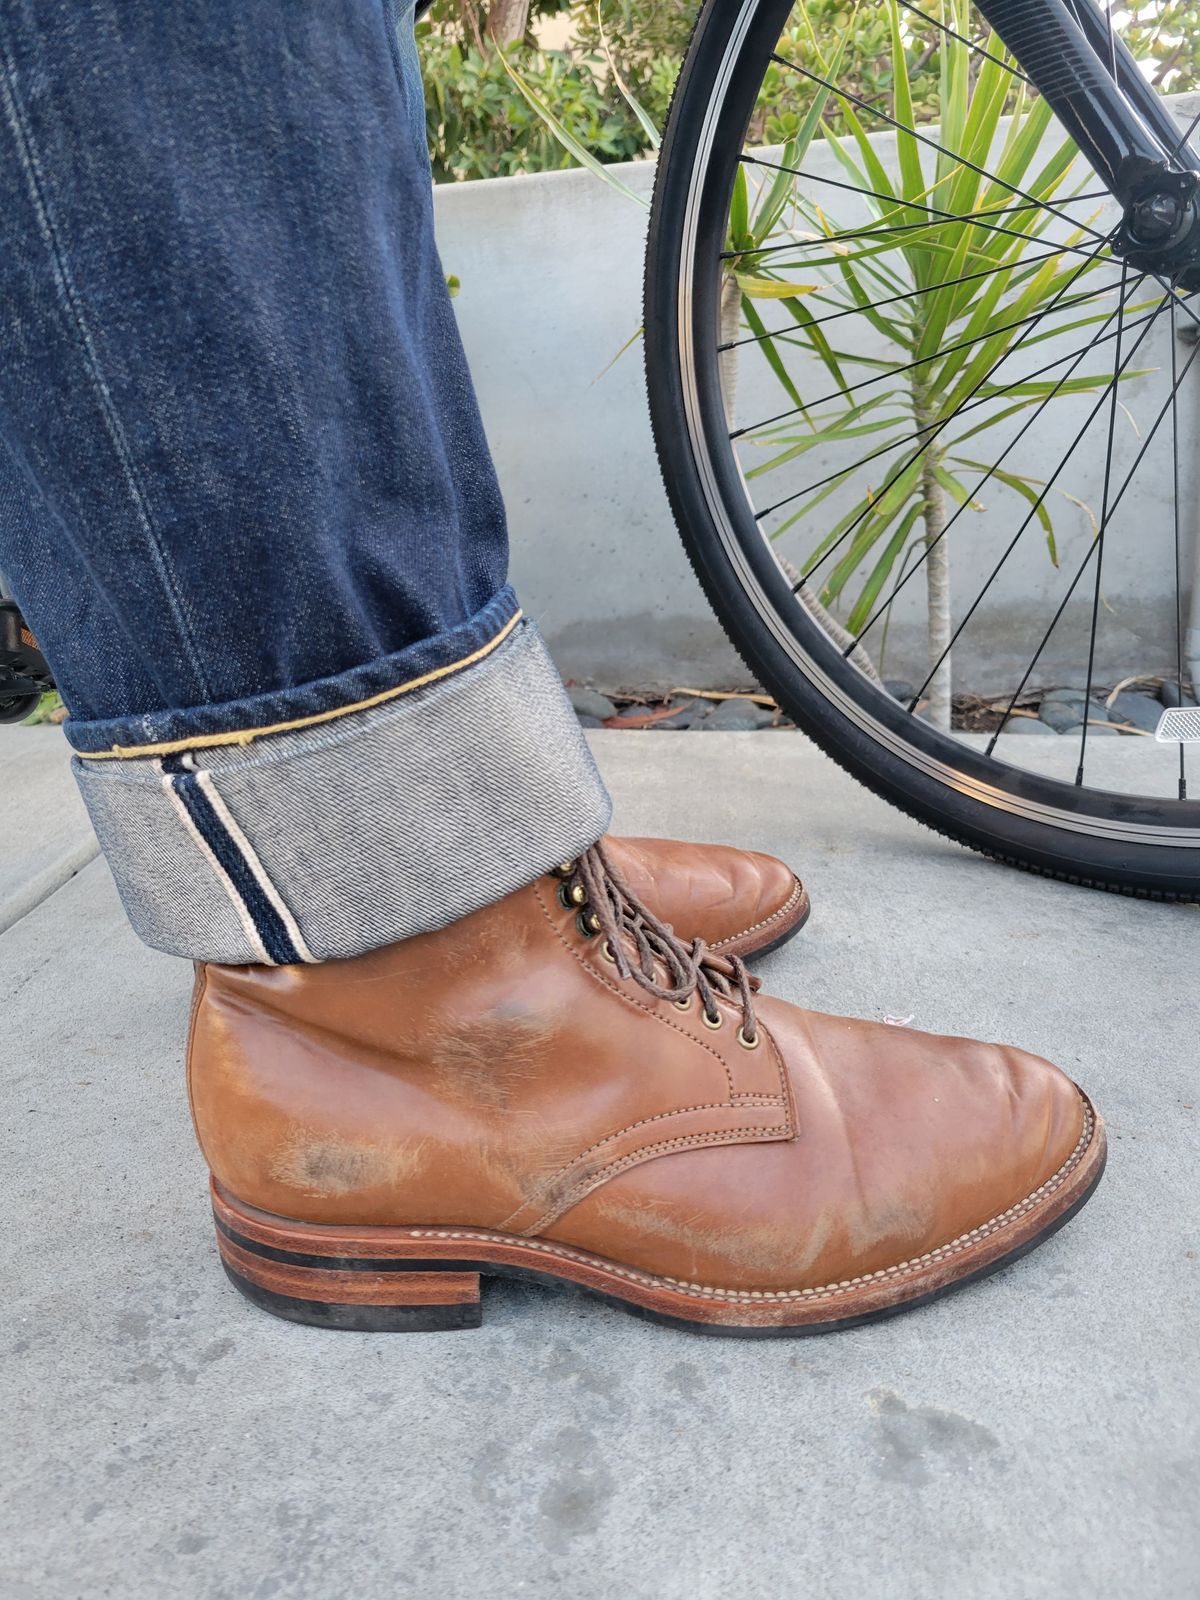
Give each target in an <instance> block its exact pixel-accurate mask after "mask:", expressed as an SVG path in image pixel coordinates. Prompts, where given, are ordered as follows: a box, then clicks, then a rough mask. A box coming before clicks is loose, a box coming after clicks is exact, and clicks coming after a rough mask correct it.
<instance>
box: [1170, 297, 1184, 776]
mask: <svg viewBox="0 0 1200 1600" xmlns="http://www.w3.org/2000/svg"><path fill="white" fill-rule="evenodd" d="M1171 473H1172V482H1173V484H1174V490H1175V493H1174V510H1175V530H1174V531H1175V682H1176V684H1177V686H1178V689H1179V703H1180V705H1182V704H1183V534H1182V531H1181V528H1180V516H1179V498H1180V494H1179V490H1180V484H1179V326H1178V322H1177V320H1176V316H1175V301H1174V299H1173V298H1172V300H1171ZM1179 798H1180V799H1181V800H1186V799H1187V757H1186V746H1185V745H1184V743H1183V740H1182V739H1181V740H1180V741H1179Z"/></svg>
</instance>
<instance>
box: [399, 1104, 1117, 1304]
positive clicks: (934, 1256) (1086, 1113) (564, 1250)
mask: <svg viewBox="0 0 1200 1600" xmlns="http://www.w3.org/2000/svg"><path fill="white" fill-rule="evenodd" d="M1081 1098H1082V1096H1081ZM1095 1129H1096V1122H1095V1117H1094V1116H1093V1114H1092V1108H1091V1106H1090V1105H1088V1103H1087V1102H1086V1101H1084V1107H1083V1132H1082V1133H1081V1134H1080V1136H1079V1142H1078V1144H1077V1145H1076V1146H1075V1148H1074V1150H1072V1152H1071V1154H1070V1155H1069V1156H1068V1157H1067V1159H1066V1161H1064V1162H1063V1164H1062V1166H1061V1167H1059V1169H1058V1171H1057V1172H1055V1173H1053V1174H1052V1175H1051V1176H1050V1177H1049V1178H1047V1179H1046V1181H1045V1183H1042V1184H1039V1186H1038V1187H1037V1188H1036V1189H1035V1190H1034V1191H1033V1193H1032V1194H1029V1195H1026V1197H1025V1198H1024V1200H1019V1201H1018V1202H1017V1204H1016V1205H1013V1206H1009V1208H1008V1210H1007V1211H1002V1212H1001V1213H1000V1214H999V1216H995V1217H992V1218H991V1219H990V1220H989V1221H987V1222H981V1223H980V1224H979V1226H978V1227H977V1228H972V1229H971V1230H970V1232H969V1233H963V1234H960V1235H959V1236H958V1238H957V1239H952V1240H951V1241H950V1243H949V1244H942V1245H938V1247H937V1249H936V1250H928V1251H926V1252H925V1254H924V1255H920V1256H914V1257H913V1259H912V1260H911V1261H899V1262H897V1263H896V1265H895V1266H894V1267H881V1268H880V1269H879V1270H878V1271H877V1272H868V1273H864V1274H863V1275H862V1276H861V1277H857V1278H844V1279H843V1280H842V1281H841V1282H840V1283H827V1284H822V1285H821V1287H820V1288H816V1289H717V1288H714V1287H712V1286H711V1285H709V1284H703V1283H689V1282H688V1281H687V1280H686V1279H682V1278H668V1277H655V1276H654V1275H653V1274H651V1273H648V1272H638V1271H637V1270H636V1269H635V1268H633V1267H621V1266H618V1265H616V1263H614V1262H609V1261H604V1260H602V1259H601V1258H598V1257H596V1256H589V1255H586V1254H585V1253H584V1252H583V1251H580V1250H573V1249H572V1248H571V1247H570V1246H569V1245H556V1244H546V1243H543V1242H542V1241H540V1240H538V1239H528V1238H521V1237H520V1235H518V1234H511V1233H492V1232H489V1231H485V1230H483V1229H474V1228H472V1229H467V1228H457V1229H453V1230H450V1229H440V1228H409V1229H405V1230H404V1232H405V1234H406V1236H407V1237H408V1238H410V1239H478V1240H481V1241H483V1242H486V1243H489V1244H507V1245H514V1246H516V1247H517V1248H519V1249H522V1250H538V1251H541V1252H542V1253H543V1254H546V1255H554V1256H562V1257H564V1258H566V1259H567V1260H571V1261H578V1262H580V1263H581V1264H582V1265H584V1266H591V1267H596V1266H599V1267H600V1268H602V1270H603V1271H605V1272H610V1273H612V1274H613V1276H614V1277H618V1278H627V1279H629V1280H630V1282H633V1283H642V1284H645V1285H646V1286H647V1287H648V1288H651V1289H654V1288H657V1287H659V1286H660V1285H661V1284H669V1285H670V1286H671V1287H672V1288H673V1289H678V1290H680V1291H681V1292H682V1293H684V1294H690V1295H695V1296H699V1297H700V1298H702V1299H707V1300H731V1301H746V1300H776V1301H778V1300H817V1299H820V1298H822V1297H827V1296H831V1295H840V1294H850V1293H851V1292H852V1291H853V1290H855V1289H858V1288H860V1287H861V1286H862V1285H863V1284H871V1283H881V1282H885V1281H886V1280H887V1279H889V1278H896V1277H900V1276H903V1275H904V1274H905V1273H910V1274H911V1273H914V1272H916V1271H918V1270H919V1269H920V1268H921V1267H924V1266H927V1265H929V1264H930V1263H931V1262H935V1261H945V1260H946V1259H947V1258H948V1257H949V1256H952V1255H957V1254H958V1253H959V1252H961V1251H963V1250H967V1249H969V1248H970V1247H971V1245H973V1244H978V1243H979V1242H980V1240H982V1239H986V1238H987V1237H988V1235H989V1234H992V1233H995V1232H996V1231H997V1229H999V1228H1001V1227H1003V1226H1004V1225H1005V1224H1006V1223H1009V1222H1012V1221H1014V1220H1015V1219H1016V1218H1017V1217H1019V1216H1022V1215H1023V1214H1024V1213H1025V1212H1027V1211H1029V1210H1031V1209H1032V1208H1033V1207H1034V1206H1035V1205H1036V1204H1037V1202H1038V1201H1039V1200H1041V1199H1043V1198H1044V1197H1045V1196H1046V1195H1048V1194H1050V1193H1052V1192H1053V1191H1054V1190H1055V1189H1059V1188H1061V1187H1062V1185H1063V1184H1064V1183H1065V1182H1066V1180H1067V1178H1068V1177H1069V1176H1070V1174H1071V1172H1072V1171H1073V1170H1074V1168H1075V1167H1077V1166H1078V1165H1079V1162H1080V1159H1081V1157H1082V1156H1083V1154H1084V1151H1085V1150H1086V1149H1087V1147H1088V1146H1089V1145H1090V1143H1091V1141H1092V1135H1093V1134H1094V1132H1095Z"/></svg>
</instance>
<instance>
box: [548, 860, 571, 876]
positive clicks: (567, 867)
mask: <svg viewBox="0 0 1200 1600" xmlns="http://www.w3.org/2000/svg"><path fill="white" fill-rule="evenodd" d="M575 866H576V863H575V862H574V861H560V862H559V863H558V865H557V866H556V867H551V869H550V870H551V872H553V874H554V876H555V877H556V878H569V877H570V876H571V874H572V873H573V872H574V871H575Z"/></svg>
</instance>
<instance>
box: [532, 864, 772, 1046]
mask: <svg viewBox="0 0 1200 1600" xmlns="http://www.w3.org/2000/svg"><path fill="white" fill-rule="evenodd" d="M555 876H556V877H557V878H559V879H560V883H559V898H560V899H561V900H562V903H563V904H564V905H565V906H568V907H570V908H571V909H572V910H574V911H575V912H576V922H577V924H578V926H579V929H580V932H581V933H583V934H584V936H585V937H587V938H594V937H597V936H600V935H602V936H603V938H604V951H605V954H606V955H607V956H608V957H609V959H610V960H611V961H612V962H613V964H614V966H615V967H616V969H617V971H618V972H619V973H620V975H621V977H622V978H629V979H632V980H633V982H634V983H636V984H637V986H638V988H639V989H644V990H645V992H646V993H647V994H649V995H653V996H654V998H655V999H657V1000H670V1001H673V1002H674V1003H675V1004H676V1005H677V1006H679V1007H680V1008H681V1009H685V1008H686V1007H687V1006H688V1005H689V1004H690V1002H691V998H692V995H693V994H695V995H698V996H699V998H700V1005H701V1008H702V1014H703V1017H704V1020H705V1022H706V1023H707V1024H708V1026H709V1027H710V1028H719V1027H720V1026H721V1025H722V1023H723V1022H724V1017H723V1016H722V1014H721V1012H720V1010H719V1009H718V1007H717V999H718V997H719V998H721V999H722V1000H725V1001H727V1002H729V1003H730V1004H732V1005H737V1006H740V1008H741V1012H742V1023H741V1027H740V1028H739V1029H738V1042H739V1043H740V1044H742V1045H744V1046H745V1047H746V1048H747V1049H748V1050H753V1049H755V1048H756V1047H757V1045H758V1042H759V1037H760V1035H759V1030H758V1019H757V1018H756V1016H755V1014H754V995H755V994H756V993H757V991H758V989H759V988H760V986H761V984H760V980H759V979H758V978H756V977H754V976H753V974H752V973H750V972H749V971H747V968H746V963H745V962H744V961H743V960H742V959H741V958H740V957H739V956H722V955H717V954H716V953H715V952H713V951H712V950H710V949H709V948H708V946H707V945H706V944H705V942H704V940H703V939H693V940H692V941H691V943H690V944H685V943H684V941H683V940H682V939H680V938H679V937H678V935H677V934H676V933H675V930H674V929H673V928H672V927H671V926H670V924H669V923H666V922H662V921H660V920H659V918H658V917H656V916H655V915H654V913H653V911H651V910H650V908H649V907H648V906H645V905H643V904H642V902H641V901H640V900H639V899H638V898H637V896H636V895H635V894H634V893H633V890H632V889H631V888H630V887H629V885H628V883H626V881H625V879H624V878H623V877H622V876H621V874H620V873H619V872H618V871H617V869H616V867H615V866H614V865H613V863H612V860H611V858H610V856H609V855H608V853H607V851H606V850H605V848H604V845H603V844H594V845H592V846H591V847H590V848H589V849H587V850H585V851H584V852H583V854H582V855H581V856H579V857H578V859H576V860H574V861H564V862H563V863H562V865H561V866H559V867H556V868H555ZM631 957H632V958H633V959H631Z"/></svg>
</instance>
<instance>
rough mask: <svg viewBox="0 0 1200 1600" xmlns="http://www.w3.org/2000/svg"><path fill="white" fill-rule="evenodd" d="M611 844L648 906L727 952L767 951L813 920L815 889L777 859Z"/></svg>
mask: <svg viewBox="0 0 1200 1600" xmlns="http://www.w3.org/2000/svg"><path fill="white" fill-rule="evenodd" d="M604 845H605V849H606V850H607V852H608V856H609V860H610V861H611V862H612V863H613V865H614V866H615V867H616V868H617V870H618V872H620V874H621V875H622V877H623V878H624V879H625V881H626V883H627V884H628V885H629V887H630V889H632V891H633V893H634V895H635V897H636V898H637V899H638V900H640V901H641V902H642V904H643V905H647V906H649V907H650V909H651V910H652V911H653V912H654V914H655V915H656V916H657V917H658V918H659V919H660V920H661V921H662V922H666V923H668V924H669V925H670V926H671V927H672V928H673V929H674V930H675V932H676V933H677V934H678V935H679V937H680V938H681V939H683V940H685V941H688V942H690V941H691V940H693V939H703V940H704V942H705V944H706V945H707V946H708V947H709V949H710V950H715V951H717V952H718V953H719V954H721V955H726V956H741V958H742V960H743V961H749V960H750V959H751V958H752V957H754V956H765V955H766V954H767V953H768V952H769V951H771V950H778V948H779V946H780V945H782V944H786V943H787V942H788V940H789V939H791V938H793V937H794V936H795V935H796V934H797V933H799V932H800V929H801V928H802V927H803V926H804V924H805V923H806V922H807V921H808V914H809V912H810V910H811V909H812V907H811V906H810V904H809V899H808V891H807V890H806V889H805V887H804V885H803V884H802V883H801V882H800V880H799V878H797V876H796V874H795V873H794V872H793V871H792V869H791V867H789V866H787V865H785V863H784V862H782V861H779V860H777V859H776V857H775V856H764V855H759V854H758V852H757V851H755V850H735V849H733V848H732V847H731V846H730V845H723V844H682V843H680V842H678V841H677V840H675V839H613V838H608V839H605V841H604Z"/></svg>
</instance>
